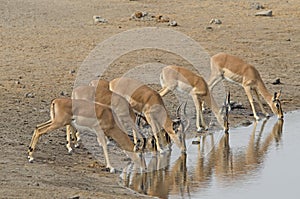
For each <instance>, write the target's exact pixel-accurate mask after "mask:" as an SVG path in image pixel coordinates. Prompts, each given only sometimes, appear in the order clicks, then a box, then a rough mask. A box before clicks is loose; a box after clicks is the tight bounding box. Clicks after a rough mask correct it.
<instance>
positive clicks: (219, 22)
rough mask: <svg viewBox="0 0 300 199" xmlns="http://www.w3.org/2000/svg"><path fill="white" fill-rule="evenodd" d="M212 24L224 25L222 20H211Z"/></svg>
mask: <svg viewBox="0 0 300 199" xmlns="http://www.w3.org/2000/svg"><path fill="white" fill-rule="evenodd" d="M209 23H210V24H222V21H221V20H220V19H211V20H210V22H209Z"/></svg>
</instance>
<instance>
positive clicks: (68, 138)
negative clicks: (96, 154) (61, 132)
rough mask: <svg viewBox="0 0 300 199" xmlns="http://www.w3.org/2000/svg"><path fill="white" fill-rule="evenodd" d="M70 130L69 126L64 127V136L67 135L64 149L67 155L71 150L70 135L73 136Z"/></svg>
mask: <svg viewBox="0 0 300 199" xmlns="http://www.w3.org/2000/svg"><path fill="white" fill-rule="evenodd" d="M71 128H72V126H71V125H67V126H66V134H67V144H66V147H67V149H68V152H69V153H71V152H72V150H73V149H72V147H71V133H72V134H73V132H72V130H71Z"/></svg>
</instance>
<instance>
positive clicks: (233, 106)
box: [229, 101, 245, 110]
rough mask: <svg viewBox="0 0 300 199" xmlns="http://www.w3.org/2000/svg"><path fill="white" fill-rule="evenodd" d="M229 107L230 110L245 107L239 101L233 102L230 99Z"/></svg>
mask: <svg viewBox="0 0 300 199" xmlns="http://www.w3.org/2000/svg"><path fill="white" fill-rule="evenodd" d="M229 107H230V110H233V109H245V107H244V106H243V104H242V103H241V102H233V101H231V102H230V105H229Z"/></svg>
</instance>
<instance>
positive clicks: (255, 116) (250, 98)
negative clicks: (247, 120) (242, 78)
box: [244, 86, 259, 120]
mask: <svg viewBox="0 0 300 199" xmlns="http://www.w3.org/2000/svg"><path fill="white" fill-rule="evenodd" d="M244 89H245V92H246V95H247V97H248V100H249V102H250V105H251V108H252V112H253V116H254V118H255V119H256V120H259V117H258V116H257V114H256V111H255V107H254V102H253V96H252V94H251V88H250V87H249V86H244Z"/></svg>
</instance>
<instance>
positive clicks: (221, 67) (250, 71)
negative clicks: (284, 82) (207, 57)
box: [208, 53, 283, 120]
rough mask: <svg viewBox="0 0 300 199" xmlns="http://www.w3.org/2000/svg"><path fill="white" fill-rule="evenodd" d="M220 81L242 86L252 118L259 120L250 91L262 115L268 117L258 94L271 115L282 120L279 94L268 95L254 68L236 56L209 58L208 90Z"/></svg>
mask: <svg viewBox="0 0 300 199" xmlns="http://www.w3.org/2000/svg"><path fill="white" fill-rule="evenodd" d="M222 79H226V80H229V81H231V82H235V83H238V84H240V85H242V86H243V88H244V90H245V92H246V95H247V97H248V99H249V102H250V105H251V108H252V112H253V116H254V118H255V119H256V120H259V117H258V116H257V114H256V111H255V108H254V103H253V95H252V93H251V90H253V92H254V94H255V95H256V97H257V102H258V104H259V106H260V109H261V110H262V112H263V114H265V115H266V116H267V117H268V116H269V114H268V113H267V112H266V111H265V109H264V107H263V105H262V102H261V100H260V98H259V95H258V93H260V94H261V95H262V97H263V98H264V99H265V101H266V102H267V103H268V105H269V106H270V108H271V110H272V111H273V113H274V114H275V115H277V117H278V118H283V113H282V109H281V103H280V100H279V97H280V94H281V92H279V93H276V92H275V93H274V95H272V94H271V93H269V91H268V90H267V88H266V86H265V84H264V82H263V80H262V79H261V77H260V74H259V72H258V71H257V70H256V69H255V68H254V66H252V65H250V64H247V63H246V62H244V61H243V60H241V59H240V58H238V57H236V56H233V55H229V54H226V53H218V54H216V55H214V56H212V57H211V75H210V80H209V82H208V85H209V88H210V89H211V90H212V89H213V88H214V86H215V85H216V84H217V83H218V82H220V81H221V80H222Z"/></svg>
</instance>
